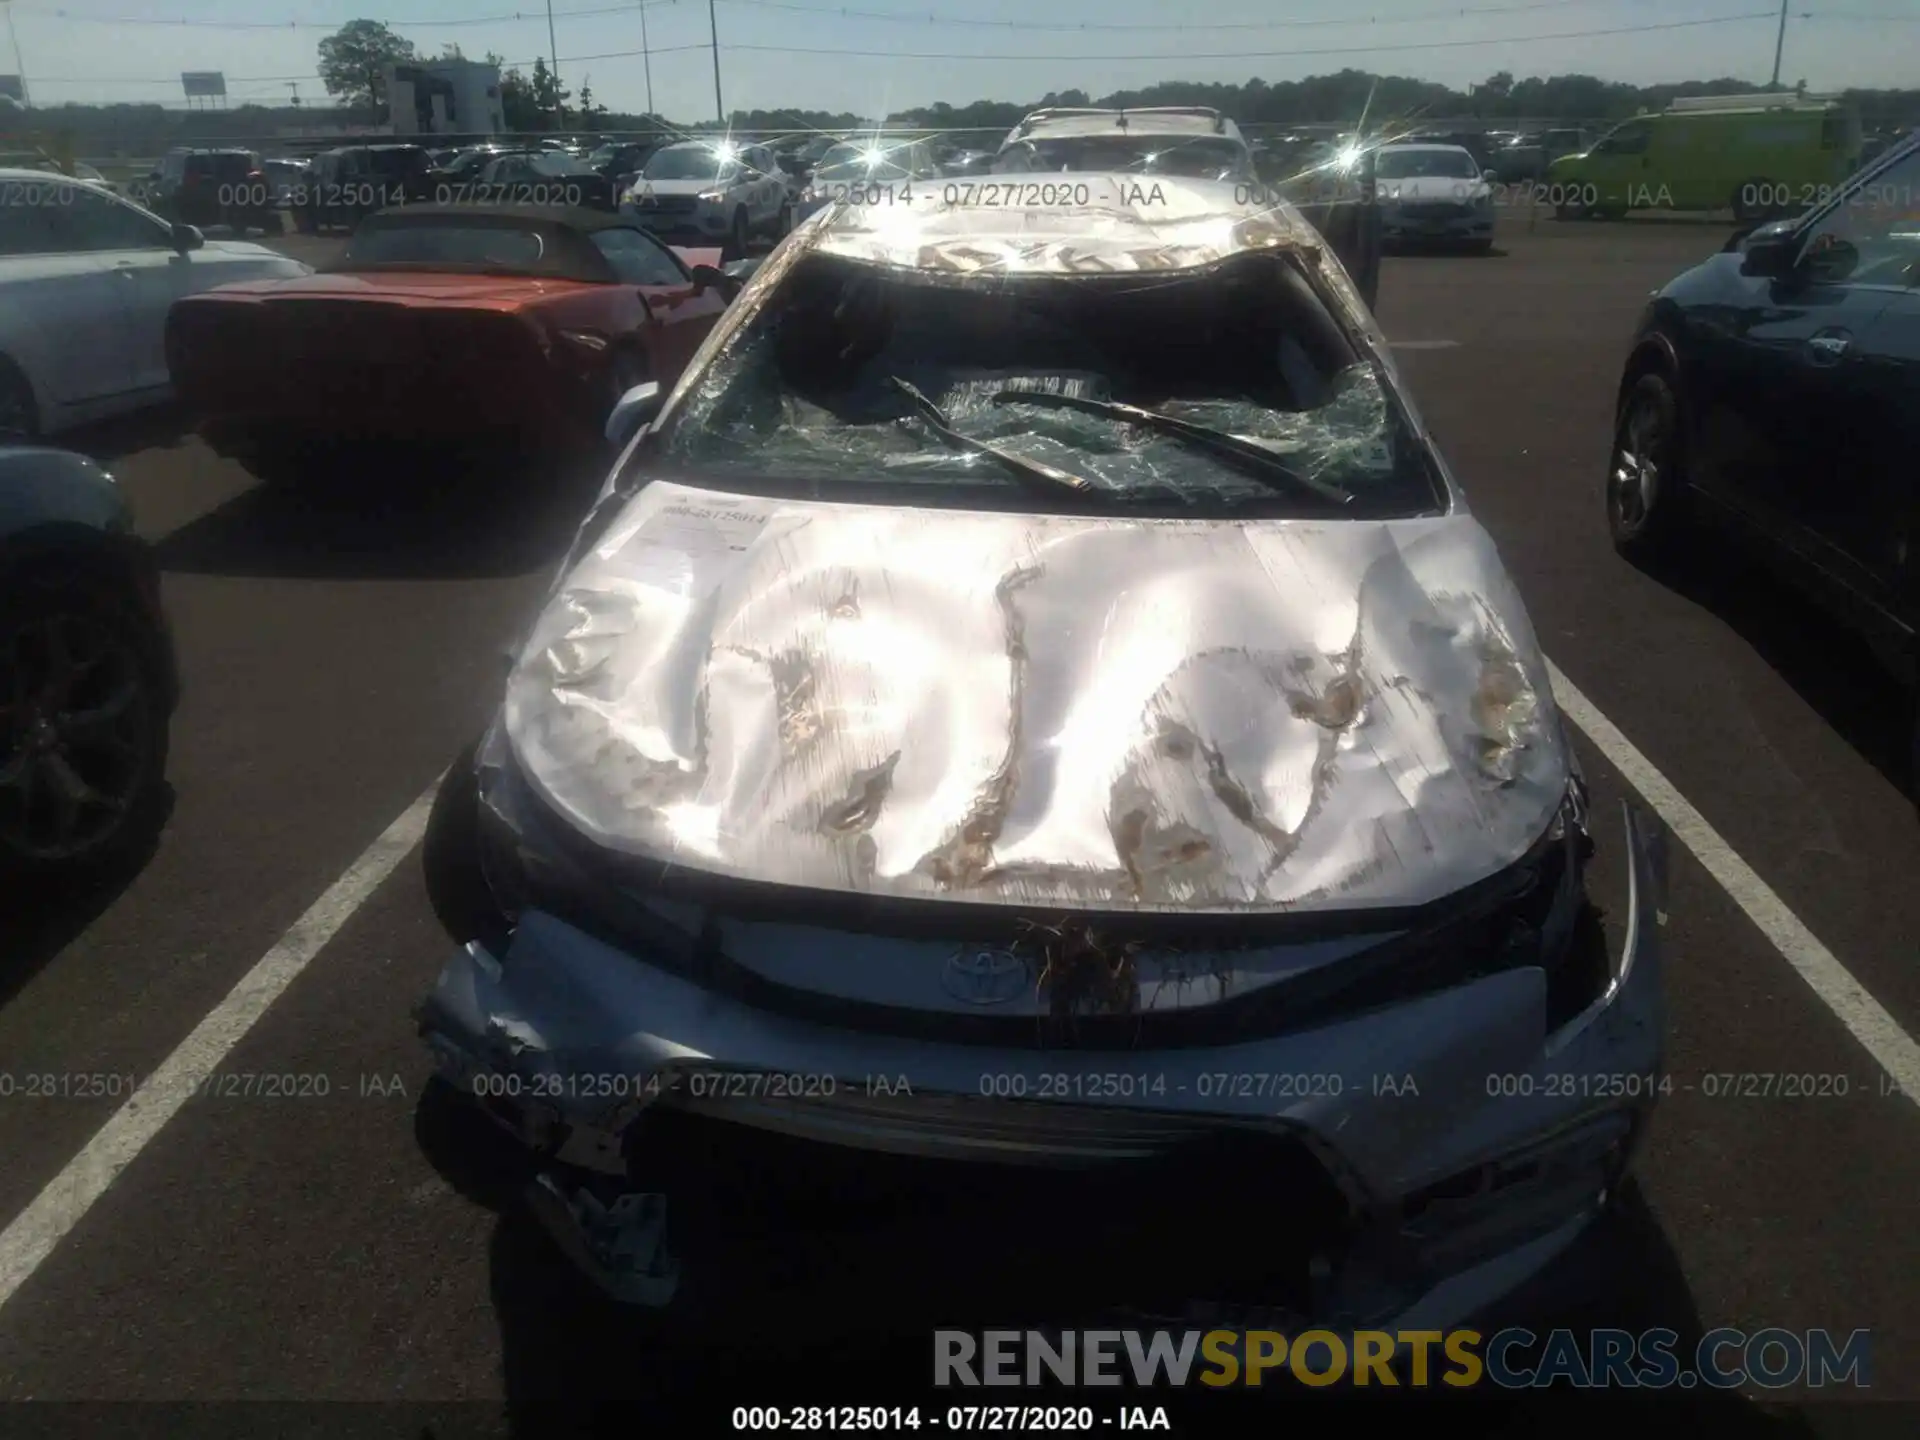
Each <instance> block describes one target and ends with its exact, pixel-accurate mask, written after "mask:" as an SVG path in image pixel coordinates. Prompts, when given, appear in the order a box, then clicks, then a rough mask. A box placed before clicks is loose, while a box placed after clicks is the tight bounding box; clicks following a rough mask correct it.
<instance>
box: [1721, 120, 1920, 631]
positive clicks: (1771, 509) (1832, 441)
mask: <svg viewBox="0 0 1920 1440" xmlns="http://www.w3.org/2000/svg"><path fill="white" fill-rule="evenodd" d="M1916 186H1920V151H1915V152H1909V153H1908V154H1907V155H1906V157H1905V158H1904V159H1903V160H1901V161H1897V162H1895V164H1894V165H1893V166H1892V167H1890V168H1889V169H1887V170H1883V171H1880V172H1877V173H1876V175H1874V176H1873V177H1871V178H1870V179H1869V180H1868V181H1867V182H1866V183H1864V184H1859V185H1856V186H1854V187H1853V188H1852V189H1850V190H1849V191H1847V192H1846V193H1844V194H1843V195H1841V196H1840V197H1839V198H1838V199H1837V200H1835V201H1834V202H1833V203H1832V204H1830V205H1829V206H1827V207H1826V208H1825V209H1823V210H1820V211H1818V212H1816V213H1815V214H1814V215H1812V216H1811V217H1809V219H1808V220H1807V221H1805V222H1803V224H1802V225H1801V226H1800V228H1799V229H1798V230H1797V232H1796V238H1797V243H1798V247H1799V263H1798V265H1797V266H1796V268H1795V271H1794V273H1793V274H1792V275H1790V276H1787V277H1785V278H1765V277H1753V276H1745V275H1741V276H1739V277H1737V278H1736V280H1735V281H1734V282H1733V283H1734V284H1735V286H1736V287H1737V293H1736V296H1735V298H1734V302H1733V303H1732V304H1731V305H1728V306H1726V307H1724V308H1723V309H1722V310H1721V311H1720V312H1719V314H1718V315H1717V317H1716V320H1717V323H1715V324H1713V325H1712V326H1710V327H1709V328H1708V329H1707V330H1706V332H1705V343H1704V344H1703V346H1702V349H1701V352H1700V354H1701V364H1700V365H1699V366H1698V367H1697V369H1696V373H1697V374H1698V375H1699V377H1700V379H1701V381H1702V382H1703V383H1702V384H1701V385H1700V386H1699V387H1698V403H1699V410H1700V413H1699V414H1698V416H1697V419H1696V423H1695V427H1694V428H1695V430H1696V433H1697V437H1698V447H1699V451H1700V462H1701V463H1700V465H1699V467H1698V470H1697V474H1696V481H1697V483H1699V484H1700V486H1701V488H1702V489H1704V490H1706V491H1707V492H1708V493H1709V494H1710V495H1713V496H1715V497H1716V498H1718V499H1720V500H1721V501H1722V502H1724V503H1726V504H1727V505H1728V506H1729V507H1730V508H1732V509H1734V510H1735V511H1736V512H1738V513H1741V514H1743V515H1744V516H1745V517H1746V518H1748V519H1749V520H1750V521H1752V522H1753V523H1755V524H1757V525H1759V526H1760V527H1762V528H1763V529H1765V530H1767V531H1768V532H1769V533H1771V534H1774V535H1775V536H1777V537H1778V538H1779V539H1780V540H1782V541H1783V542H1784V543H1785V544H1786V545H1787V546H1789V547H1790V548H1791V549H1793V550H1794V551H1796V552H1797V553H1799V554H1800V555H1801V556H1802V558H1803V559H1805V560H1807V561H1808V562H1810V563H1812V564H1813V565H1815V566H1816V567H1817V568H1818V569H1819V570H1820V571H1821V572H1822V573H1823V574H1825V575H1827V576H1829V577H1831V578H1832V579H1834V580H1836V581H1839V582H1840V583H1842V584H1843V585H1844V586H1845V587H1846V588H1847V589H1848V590H1850V591H1852V592H1853V593H1855V594H1856V595H1859V596H1862V597H1878V598H1879V599H1880V600H1882V601H1884V600H1885V599H1886V598H1887V587H1888V585H1889V583H1890V581H1891V578H1892V576H1893V574H1894V573H1895V571H1896V570H1897V569H1898V566H1899V564H1900V556H1899V553H1898V547H1899V535H1898V533H1897V531H1898V529H1899V526H1900V524H1901V523H1902V516H1901V513H1900V512H1901V508H1902V501H1901V499H1900V496H1901V493H1902V488H1903V486H1904V485H1906V484H1907V483H1908V481H1909V480H1910V478H1911V477H1910V475H1909V476H1908V479H1907V480H1901V479H1898V478H1895V477H1893V476H1890V475H1889V473H1888V469H1887V463H1888V461H1887V445H1888V440H1887V438H1886V437H1887V436H1888V435H1889V434H1893V433H1898V432H1901V431H1902V430H1903V429H1904V427H1906V426H1907V425H1908V424H1910V420H1909V419H1908V417H1907V414H1906V412H1905V411H1904V410H1903V409H1902V406H1903V404H1904V405H1910V404H1911V403H1912V397H1911V394H1910V393H1906V392H1903V391H1902V389H1901V386H1902V384H1903V383H1905V380H1906V379H1907V378H1909V377H1910V373H1911V371H1910V362H1909V363H1908V364H1905V365H1903V363H1902V362H1901V360H1900V358H1899V357H1900V352H1901V350H1902V347H1903V346H1904V345H1906V344H1907V343H1908V342H1907V339H1906V337H1905V330H1904V324H1905V319H1906V316H1907V314H1908V312H1907V311H1906V310H1905V308H1904V307H1901V308H1894V307H1895V306H1896V302H1901V301H1906V300H1910V299H1911V296H1912V286H1913V283H1914V279H1915V278H1916V273H1920V272H1916V270H1915V268H1914V266H1915V263H1916V262H1920V218H1915V211H1914V206H1913V200H1912V197H1913V196H1914V195H1915V194H1916V193H1920V191H1916V189H1915V187H1916ZM1903 217H1905V218H1903ZM1902 227H1904V228H1905V230H1906V231H1908V232H1912V233H1911V234H1908V235H1906V236H1905V238H1903V236H1902ZM1896 468H1898V467H1896ZM1915 468H1916V467H1915V464H1914V461H1913V458H1912V456H1911V454H1909V455H1908V456H1907V457H1906V460H1905V469H1906V470H1907V471H1909V472H1910V471H1912V470H1914V469H1915Z"/></svg>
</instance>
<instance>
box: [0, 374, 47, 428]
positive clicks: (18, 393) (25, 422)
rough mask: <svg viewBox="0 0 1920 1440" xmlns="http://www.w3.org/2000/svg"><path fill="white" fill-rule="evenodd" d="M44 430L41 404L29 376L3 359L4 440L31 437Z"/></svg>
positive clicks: (0, 422) (0, 424)
mask: <svg viewBox="0 0 1920 1440" xmlns="http://www.w3.org/2000/svg"><path fill="white" fill-rule="evenodd" d="M39 433H40V407H39V406H38V405H36V404H35V403H34V400H33V387H32V386H31V385H29V384H27V377H26V376H24V375H22V374H21V373H20V371H19V370H18V369H17V368H15V366H14V365H13V364H12V363H11V362H9V361H6V360H0V440H31V439H32V438H33V437H34V436H36V435H38V434H39Z"/></svg>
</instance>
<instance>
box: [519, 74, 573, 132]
mask: <svg viewBox="0 0 1920 1440" xmlns="http://www.w3.org/2000/svg"><path fill="white" fill-rule="evenodd" d="M527 85H528V88H529V89H531V90H532V91H533V103H534V104H535V105H536V106H538V107H539V109H540V113H541V114H542V115H544V116H546V117H547V120H546V124H545V125H543V126H541V128H542V129H549V128H552V127H555V126H559V125H564V124H565V123H566V119H567V101H569V100H571V99H572V98H573V92H572V91H570V90H564V89H562V88H561V86H560V82H559V81H558V80H556V79H555V78H554V75H553V72H552V71H551V70H549V69H547V62H546V57H545V56H536V57H535V59H534V62H533V76H532V78H531V79H530V80H529V81H528V82H527Z"/></svg>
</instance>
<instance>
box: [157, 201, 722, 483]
mask: <svg viewBox="0 0 1920 1440" xmlns="http://www.w3.org/2000/svg"><path fill="white" fill-rule="evenodd" d="M718 259H719V252H718V251H705V250H675V249H672V248H670V247H668V246H667V245H665V244H663V243H661V242H660V241H659V240H657V239H655V238H654V237H653V236H652V235H650V234H648V233H647V232H646V231H645V230H642V229H640V228H639V227H637V226H635V225H634V224H632V223H631V222H630V221H625V220H623V219H621V218H620V217H619V216H617V215H605V214H601V213H598V212H594V211H585V210H554V209H531V208H524V207H505V206H501V207H488V208H479V207H473V206H407V207H404V208H395V209H391V210H386V211H382V212H380V213H379V214H376V215H371V216H369V217H368V218H367V219H366V220H365V221H363V222H362V223H361V225H360V227H359V229H358V230H356V231H355V232H354V236H353V239H352V240H351V241H350V242H349V243H348V246H347V249H346V251H345V253H344V254H343V255H342V256H341V258H340V259H339V260H338V261H337V262H335V263H334V264H332V265H329V266H327V267H325V268H324V269H322V270H320V271H317V272H315V273H313V274H311V275H305V276H300V277H297V278H293V279H284V280H267V281H260V282H251V281H249V282H243V283H240V284H234V285H224V286H220V287H219V288H217V289H213V290H209V291H206V292H204V293H202V294H199V295H194V296H192V297H189V298H186V299H182V300H180V301H178V302H176V303H175V305H174V306H173V308H172V309H171V311H169V313H168V316H167V332H166V347H167V364H168V368H169V369H170V371H171V372H172V378H173V384H174V387H175V389H176V391H177V392H178V394H179V396H180V398H181V400H182V401H183V402H184V403H185V404H186V406H187V407H188V408H189V410H190V411H191V412H192V413H194V414H195V415H196V416H198V417H199V418H200V420H201V430H202V433H203V434H204V435H205V436H206V438H207V439H208V441H209V442H210V443H211V444H212V445H213V446H214V448H215V449H216V450H218V451H219V452H220V453H222V454H225V455H230V456H235V457H238V458H240V459H242V460H244V461H245V462H247V463H248V464H249V465H250V466H252V468H253V469H254V470H255V473H257V474H259V475H261V476H263V477H264V478H270V479H271V478H277V477H278V476H279V475H281V474H294V473H304V471H305V469H306V468H307V464H306V462H307V461H308V459H309V457H310V456H312V455H313V454H314V453H315V452H316V450H317V448H318V446H319V445H320V444H321V443H322V442H324V443H326V445H327V447H328V448H329V449H330V448H332V445H333V444H336V443H339V442H348V443H352V442H356V441H362V442H374V443H381V444H391V443H395V442H402V441H427V442H433V443H436V444H437V443H445V442H460V441H471V442H474V443H475V444H476V445H477V446H486V447H489V448H497V447H499V446H500V445H502V444H506V445H511V446H513V447H514V448H515V450H517V451H523V450H526V449H530V448H533V447H545V446H550V445H555V444H558V445H563V446H567V447H573V446H576V445H595V444H599V443H602V441H601V436H602V426H603V425H604V423H605V421H606V418H607V415H608V413H609V412H610V410H611V409H612V406H613V404H614V402H615V401H616V400H617V399H618V398H619V397H620V396H621V395H622V394H623V393H625V392H626V391H627V390H628V389H630V388H631V387H633V386H634V385H637V384H640V383H642V382H645V381H649V380H652V381H656V382H658V383H659V384H660V385H661V386H662V387H663V389H670V388H671V387H672V385H673V383H674V381H675V380H676V379H678V378H679V375H680V372H681V370H682V369H683V368H685V366H686V364H687V361H688V360H689V359H691V358H692V356H693V353H694V351H695V350H697V349H698V348H699V346H700V343H701V341H702V340H704V339H705V338H706V335H707V332H708V331H709V330H710V329H711V328H712V327H713V322H714V321H715V320H716V319H717V318H718V317H719V315H720V314H721V312H722V311H723V310H724V309H725V308H726V305H727V302H728V300H729V299H730V298H731V297H732V295H733V294H734V293H735V292H736V291H737V289H738V282H737V281H735V280H733V279H732V278H731V277H729V276H727V275H725V274H724V273H722V272H721V271H720V270H718V269H716V268H715V267H714V265H713V263H712V262H714V261H717V260H718Z"/></svg>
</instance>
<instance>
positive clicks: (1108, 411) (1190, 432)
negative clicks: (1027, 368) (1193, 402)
mask: <svg viewBox="0 0 1920 1440" xmlns="http://www.w3.org/2000/svg"><path fill="white" fill-rule="evenodd" d="M993 401H994V404H996V405H1004V404H1011V403H1016V402H1017V403H1019V404H1022V405H1038V406H1040V407H1041V408H1042V409H1048V410H1079V411H1081V412H1082V413H1084V414H1088V415H1105V416H1107V417H1109V418H1111V419H1114V420H1124V421H1126V422H1127V423H1128V424H1129V425H1141V426H1145V427H1146V428H1147V429H1149V430H1160V431H1164V432H1165V433H1166V434H1168V435H1175V436H1178V437H1179V438H1180V439H1182V440H1185V441H1188V442H1189V443H1190V444H1193V445H1196V446H1198V447H1199V448H1201V449H1203V450H1209V451H1211V452H1213V453H1214V454H1215V455H1218V456H1219V457H1220V458H1221V459H1223V460H1225V461H1228V462H1229V463H1231V464H1234V465H1237V466H1238V467H1239V468H1240V469H1241V470H1243V471H1245V472H1246V473H1248V474H1250V475H1252V476H1253V478H1254V479H1256V480H1264V481H1266V482H1267V483H1268V484H1274V483H1275V482H1279V483H1280V484H1283V485H1292V486H1295V487H1297V488H1299V489H1302V490H1308V491H1311V492H1312V493H1313V494H1315V495H1317V496H1319V497H1320V498H1321V499H1322V500H1325V501H1328V502H1329V503H1331V504H1334V505H1340V506H1346V505H1350V504H1352V503H1353V496H1352V495H1351V494H1350V493H1349V492H1347V491H1345V490H1342V489H1340V488H1339V487H1338V486H1337V485H1329V484H1327V483H1326V481H1324V480H1316V479H1314V478H1313V476H1311V475H1303V474H1302V473H1301V472H1300V471H1298V470H1296V469H1294V468H1293V467H1292V466H1291V465H1289V464H1287V462H1286V461H1285V460H1282V459H1281V458H1280V457H1279V456H1278V455H1276V454H1274V453H1273V451H1271V450H1269V449H1267V448H1266V447H1265V446H1264V445H1256V444H1254V443H1253V442H1252V441H1251V440H1242V439H1241V438H1240V437H1239V436H1237V435H1229V434H1227V433H1226V432H1225V431H1224V430H1214V429H1211V428H1209V427H1208V426H1205V425H1196V424H1194V423H1193V422H1192V421H1191V420H1182V419H1180V418H1179V417H1178V416H1176V415H1163V414H1161V413H1160V412H1159V411H1158V410H1148V409H1144V408H1143V407H1141V406H1139V405H1123V404H1121V403H1120V402H1119V401H1117V400H1089V399H1086V398H1085V397H1083V396H1080V395H1060V394H1056V393H1054V392H1053V391H1051V390H1002V391H1000V392H998V393H997V394H996V395H995V396H994V397H993ZM1276 488H1278V486H1276Z"/></svg>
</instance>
